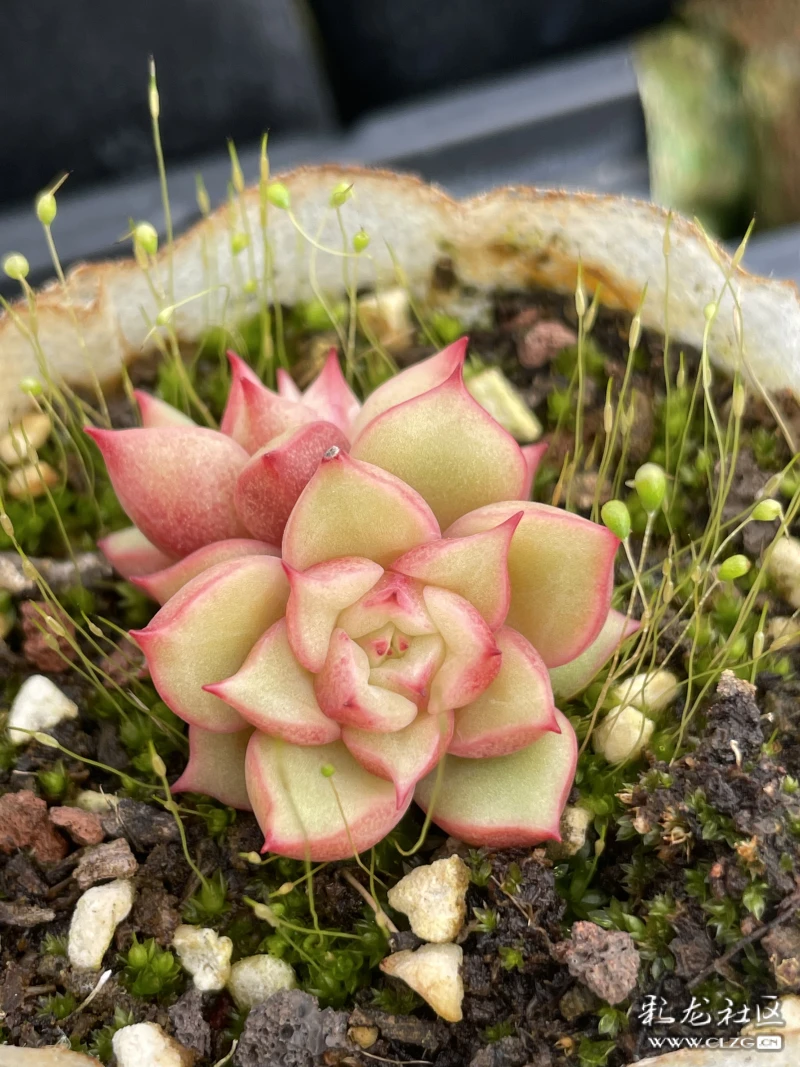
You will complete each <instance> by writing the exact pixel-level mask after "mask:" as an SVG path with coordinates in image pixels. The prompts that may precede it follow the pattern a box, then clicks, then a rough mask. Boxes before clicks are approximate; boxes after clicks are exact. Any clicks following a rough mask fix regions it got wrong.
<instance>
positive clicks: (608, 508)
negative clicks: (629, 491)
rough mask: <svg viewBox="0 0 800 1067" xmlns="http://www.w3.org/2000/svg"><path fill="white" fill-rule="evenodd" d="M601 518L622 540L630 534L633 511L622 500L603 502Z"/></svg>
mask: <svg viewBox="0 0 800 1067" xmlns="http://www.w3.org/2000/svg"><path fill="white" fill-rule="evenodd" d="M600 518H601V519H602V520H603V523H604V525H605V526H607V527H608V529H609V530H610V531H611V532H612V533H613V534H614V535H615V537H618V538H619V539H620V541H625V540H626V539H627V538H628V537H629V536H630V532H631V513H630V512H629V511H628V508H627V506H626V505H625V503H624V502H623V501H622V500H608V501H607V502H606V503H605V504H603V506H602V508H601V509H600Z"/></svg>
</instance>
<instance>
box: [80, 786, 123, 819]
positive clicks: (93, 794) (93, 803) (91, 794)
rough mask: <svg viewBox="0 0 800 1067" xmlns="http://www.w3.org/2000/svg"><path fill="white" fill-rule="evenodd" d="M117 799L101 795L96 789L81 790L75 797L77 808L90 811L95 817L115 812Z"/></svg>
mask: <svg viewBox="0 0 800 1067" xmlns="http://www.w3.org/2000/svg"><path fill="white" fill-rule="evenodd" d="M115 801H116V797H112V796H108V794H107V793H100V792H98V791H97V790H96V789H81V791H80V792H79V793H78V795H77V796H76V797H75V807H76V808H80V809H81V811H90V812H92V814H93V815H108V813H109V812H111V811H113V810H114V807H115Z"/></svg>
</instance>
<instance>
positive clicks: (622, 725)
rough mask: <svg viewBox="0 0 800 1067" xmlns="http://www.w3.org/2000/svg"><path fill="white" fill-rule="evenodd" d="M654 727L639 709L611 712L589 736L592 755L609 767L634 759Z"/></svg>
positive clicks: (621, 709)
mask: <svg viewBox="0 0 800 1067" xmlns="http://www.w3.org/2000/svg"><path fill="white" fill-rule="evenodd" d="M654 729H655V723H654V722H653V720H652V719H648V718H647V716H645V715H643V714H642V712H641V711H639V710H638V708H632V707H622V706H617V707H615V708H612V709H611V711H609V713H608V714H607V715H606V717H605V718H604V719H603V721H602V722H601V723H600V725H599V726H598V727H596V728H595V731H594V733H593V734H592V744H593V746H594V750H595V752H597V753H598V754H599V755H601V756H602V757H603V758H604V759H607V760H608V762H609V763H624V762H626V761H627V760H631V759H635V758H636V756H638V755H639V753H640V752H641V751H642V749H643V748H644V746H645V745H646V744H647V742H648V741H649V740H650V738H651V737H652V735H653V730H654Z"/></svg>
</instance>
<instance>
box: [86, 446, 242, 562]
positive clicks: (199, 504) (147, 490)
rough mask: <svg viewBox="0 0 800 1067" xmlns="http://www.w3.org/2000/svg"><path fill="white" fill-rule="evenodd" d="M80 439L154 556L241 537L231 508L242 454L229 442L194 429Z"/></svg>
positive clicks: (179, 553) (181, 552) (184, 552)
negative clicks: (90, 446)
mask: <svg viewBox="0 0 800 1067" xmlns="http://www.w3.org/2000/svg"><path fill="white" fill-rule="evenodd" d="M86 432H87V433H88V434H89V436H90V437H91V438H92V439H93V441H94V442H95V444H96V445H97V447H98V448H99V449H100V451H101V452H102V454H103V459H104V460H105V462H106V467H107V468H108V474H109V477H110V478H111V484H112V485H113V486H114V491H115V492H116V494H117V496H118V497H119V502H120V504H122V506H123V508H124V509H125V511H126V512H127V514H128V515H129V516H130V517H131V519H132V520H133V521H134V523H135V524H136V526H138V528H139V529H140V530H141V531H142V533H143V534H144V535H145V537H146V538H147V539H148V540H149V541H152V543H153V544H154V545H156V546H157V547H158V548H160V549H161V550H162V551H164V552H167V553H169V554H171V555H173V556H188V555H189V553H190V552H195V551H196V550H197V549H198V548H202V547H203V545H208V544H211V542H212V541H226V540H228V539H229V538H232V537H246V536H247V531H246V530H245V528H244V526H243V525H242V523H241V522H240V520H239V518H238V516H237V514H236V509H235V508H234V506H233V493H234V488H235V485H236V478H237V477H238V475H239V473H240V471H241V470H242V469H243V468H244V465H245V464H246V463H247V453H246V452H245V451H244V449H243V448H240V446H239V445H237V444H236V442H235V441H232V440H231V439H230V438H229V437H226V436H225V435H224V434H221V433H217V432H216V431H215V430H207V429H204V428H202V427H200V426H185V427H184V426H159V427H156V428H155V429H152V430H144V429H134V430H98V429H95V428H93V427H89V428H87V430H86Z"/></svg>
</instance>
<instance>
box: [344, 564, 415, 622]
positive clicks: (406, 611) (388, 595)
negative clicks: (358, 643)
mask: <svg viewBox="0 0 800 1067" xmlns="http://www.w3.org/2000/svg"><path fill="white" fill-rule="evenodd" d="M422 590H423V586H422V583H421V582H416V581H414V580H413V579H412V578H406V576H405V575H404V574H394V573H392V572H391V571H387V573H386V574H384V575H383V577H382V578H381V579H380V581H379V582H378V583H377V584H376V585H375V587H374V588H373V589H370V590H369V592H367V593H365V594H364V596H362V597H361V599H360V600H359V601H357V602H356V603H355V604H353V606H352V607H350V608H347V609H346V610H345V611H343V612H342V615H341V618H340V619H339V625H340V626H341V627H342V629H343V630H346V631H347V632H348V633H349V634H350V636H351V637H353V638H360V637H365V636H366V635H367V634H371V633H372V632H373V630H378V629H381V628H382V627H383V626H385V625H386V624H387V623H393V624H394V625H395V626H396V627H397V628H398V629H399V630H400V631H401V633H403V634H405V635H406V636H408V637H416V636H418V635H420V634H432V633H434V632H435V630H436V627H435V626H434V625H433V623H432V622H431V617H430V615H429V614H428V609H427V608H426V607H425V601H424V600H423V598H422Z"/></svg>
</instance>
